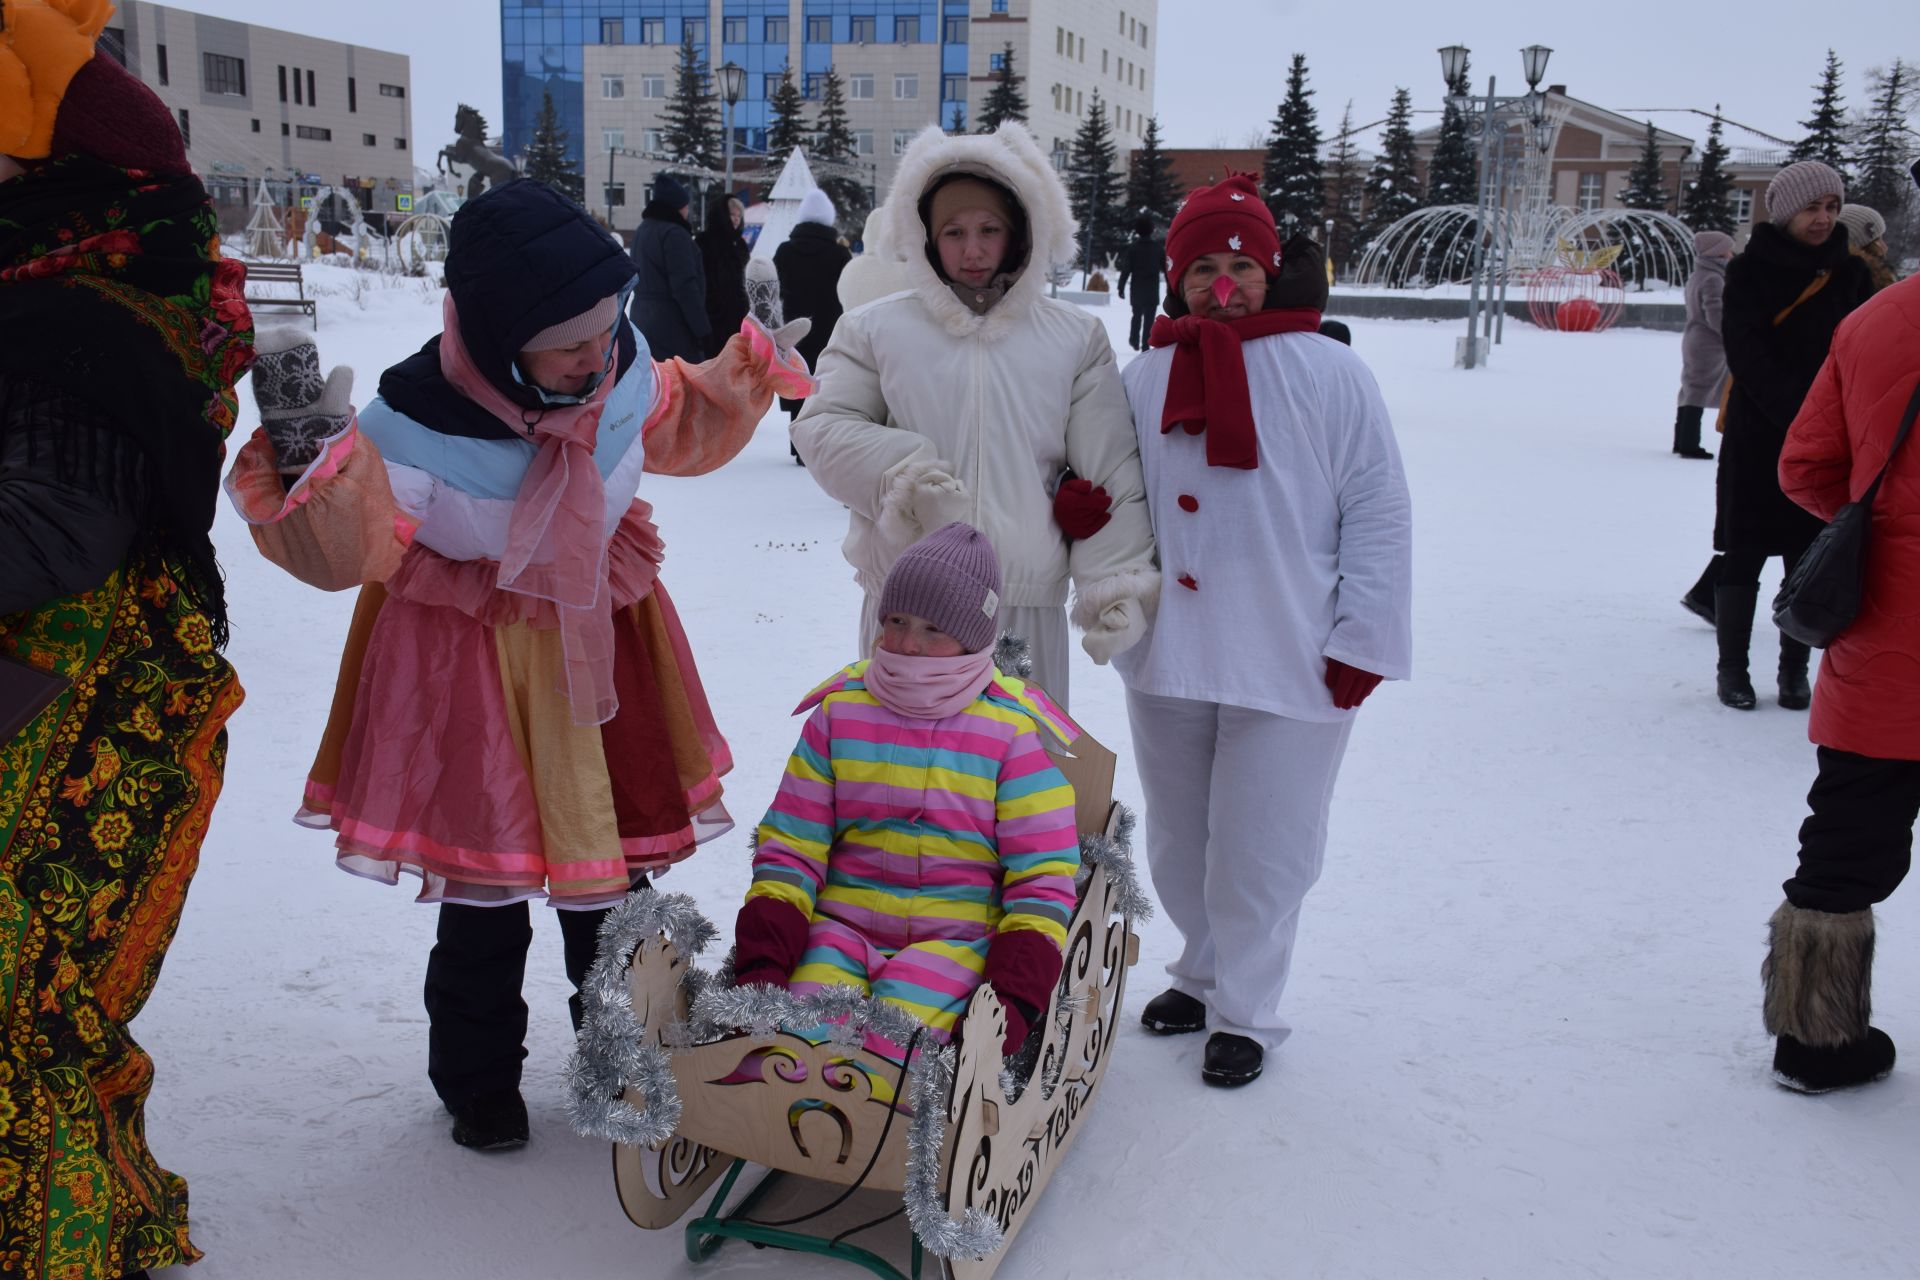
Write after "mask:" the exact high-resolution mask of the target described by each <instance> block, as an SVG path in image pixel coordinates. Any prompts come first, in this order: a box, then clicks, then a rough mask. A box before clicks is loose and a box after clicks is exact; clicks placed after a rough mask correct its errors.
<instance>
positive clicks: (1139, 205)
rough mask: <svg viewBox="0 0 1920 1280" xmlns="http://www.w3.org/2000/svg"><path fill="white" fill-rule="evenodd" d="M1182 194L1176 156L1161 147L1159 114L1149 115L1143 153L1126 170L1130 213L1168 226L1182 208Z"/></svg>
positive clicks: (1135, 217)
mask: <svg viewBox="0 0 1920 1280" xmlns="http://www.w3.org/2000/svg"><path fill="white" fill-rule="evenodd" d="M1183 194H1184V193H1183V192H1182V191H1181V190H1180V179H1178V178H1176V177H1174V176H1173V157H1172V156H1169V155H1168V154H1167V153H1166V152H1165V151H1163V150H1161V149H1160V118H1159V117H1158V116H1148V117H1147V133H1146V137H1145V138H1143V139H1142V140H1141V144H1140V154H1139V155H1137V156H1135V157H1134V158H1133V168H1132V170H1131V171H1129V172H1128V174H1127V195H1126V204H1127V209H1126V212H1127V217H1128V219H1130V220H1131V219H1138V218H1142V217H1147V218H1152V219H1153V220H1154V222H1155V224H1156V225H1158V226H1161V227H1165V226H1166V225H1167V224H1168V223H1170V222H1172V221H1173V215H1174V214H1176V213H1178V212H1180V198H1181V196H1182V195H1183Z"/></svg>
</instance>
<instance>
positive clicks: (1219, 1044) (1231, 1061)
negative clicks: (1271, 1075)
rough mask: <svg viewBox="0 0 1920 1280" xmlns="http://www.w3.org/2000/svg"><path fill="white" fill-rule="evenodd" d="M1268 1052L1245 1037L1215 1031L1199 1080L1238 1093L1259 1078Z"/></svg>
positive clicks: (1211, 1037)
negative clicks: (1241, 1088) (1238, 1090)
mask: <svg viewBox="0 0 1920 1280" xmlns="http://www.w3.org/2000/svg"><path fill="white" fill-rule="evenodd" d="M1265 1057H1266V1051H1265V1050H1263V1049H1262V1048H1261V1047H1260V1046H1259V1045H1257V1044H1255V1043H1254V1042H1253V1041H1251V1040H1249V1039H1247V1038H1246V1037H1245V1036H1236V1035H1230V1034H1228V1033H1227V1032H1225V1031H1216V1032H1214V1033H1213V1034H1212V1035H1211V1036H1208V1037H1207V1056H1206V1059H1205V1060H1204V1061H1203V1062H1202V1063H1201V1065H1200V1078H1201V1079H1202V1080H1204V1081H1206V1082H1207V1083H1208V1084H1214V1085H1219V1086H1220V1087H1221V1088H1223V1089H1235V1088H1238V1087H1239V1086H1241V1085H1243V1084H1249V1083H1251V1082H1252V1081H1254V1080H1258V1079H1259V1078H1260V1068H1261V1064H1262V1060H1263V1059H1264V1058H1265Z"/></svg>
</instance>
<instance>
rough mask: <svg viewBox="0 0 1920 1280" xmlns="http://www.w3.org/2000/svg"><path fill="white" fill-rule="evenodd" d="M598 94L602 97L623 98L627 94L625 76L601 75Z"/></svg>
mask: <svg viewBox="0 0 1920 1280" xmlns="http://www.w3.org/2000/svg"><path fill="white" fill-rule="evenodd" d="M600 96H601V97H602V98H624V97H626V96H627V78H626V77H625V76H601V77H600Z"/></svg>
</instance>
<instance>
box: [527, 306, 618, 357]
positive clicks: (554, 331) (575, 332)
mask: <svg viewBox="0 0 1920 1280" xmlns="http://www.w3.org/2000/svg"><path fill="white" fill-rule="evenodd" d="M619 315H620V297H619V295H618V294H615V295H614V296H613V297H610V298H602V299H600V301H598V302H596V303H594V304H593V306H591V307H589V308H588V309H587V310H585V311H582V312H581V313H580V314H579V315H577V316H575V317H573V319H571V320H562V321H561V322H560V323H559V324H554V325H548V326H547V327H546V328H544V329H542V330H541V331H540V332H538V333H536V334H534V335H533V336H532V337H531V338H528V339H527V345H526V346H524V347H521V348H520V349H521V350H522V351H558V350H559V349H560V348H561V347H570V346H572V345H573V344H574V343H576V342H585V341H586V340H587V339H589V338H597V337H599V336H600V335H601V334H603V333H605V332H606V331H607V330H609V329H611V328H613V322H614V320H615V319H617V318H618V317H619Z"/></svg>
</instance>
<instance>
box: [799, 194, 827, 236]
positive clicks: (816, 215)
mask: <svg viewBox="0 0 1920 1280" xmlns="http://www.w3.org/2000/svg"><path fill="white" fill-rule="evenodd" d="M833 220H834V212H833V201H832V200H830V199H828V198H827V193H826V192H824V191H822V190H821V189H820V188H818V187H815V188H814V189H813V190H811V191H809V192H807V194H806V196H805V197H804V198H802V199H801V201H800V221H802V222H817V223H819V224H820V225H821V226H823V227H830V226H832V225H833Z"/></svg>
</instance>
